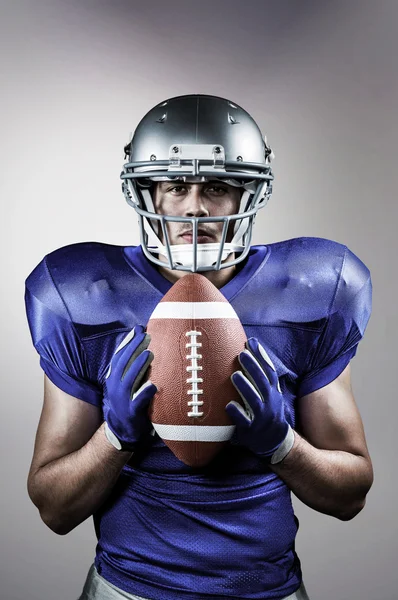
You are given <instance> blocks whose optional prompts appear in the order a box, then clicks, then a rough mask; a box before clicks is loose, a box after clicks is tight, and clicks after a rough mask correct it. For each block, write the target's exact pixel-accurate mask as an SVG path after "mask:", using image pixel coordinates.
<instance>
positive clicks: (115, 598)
mask: <svg viewBox="0 0 398 600" xmlns="http://www.w3.org/2000/svg"><path fill="white" fill-rule="evenodd" d="M123 598H124V599H126V598H127V599H128V600H149V599H148V598H142V596H135V595H134V594H128V593H127V592H124V591H123V590H121V589H119V588H117V587H116V586H114V585H112V584H111V583H109V581H106V579H104V578H103V577H101V575H98V572H97V569H96V568H95V566H94V565H91V567H90V570H89V572H88V575H87V579H86V583H85V584H84V589H83V592H82V595H81V596H80V598H79V599H78V600H123ZM282 600H310V599H309V598H308V595H307V592H306V590H305V587H304V583H302V584H301V586H300V587H299V589H298V590H297V591H296V592H294V593H293V594H290V596H285V597H284V598H283V599H282Z"/></svg>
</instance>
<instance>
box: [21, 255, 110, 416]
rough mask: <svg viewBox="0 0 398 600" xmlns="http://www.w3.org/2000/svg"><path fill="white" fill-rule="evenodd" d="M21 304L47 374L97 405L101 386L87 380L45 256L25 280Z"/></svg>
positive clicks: (83, 361) (80, 351)
mask: <svg viewBox="0 0 398 600" xmlns="http://www.w3.org/2000/svg"><path fill="white" fill-rule="evenodd" d="M25 305H26V314H27V318H28V323H29V328H30V333H31V336H32V341H33V345H34V347H35V349H36V350H37V352H38V353H39V355H40V366H41V367H42V369H43V370H44V372H45V373H46V375H47V376H48V378H49V379H50V380H51V381H52V382H53V383H54V384H55V385H56V386H57V387H58V388H60V389H61V390H63V391H64V392H66V393H67V394H70V395H71V396H75V397H76V398H79V399H80V400H84V401H86V402H89V403H90V404H95V405H97V406H101V403H102V389H101V387H100V386H99V385H98V384H96V382H94V381H92V380H90V376H89V372H88V364H87V360H86V357H85V353H84V349H83V347H82V344H81V341H80V338H79V336H78V334H77V331H76V329H75V327H74V324H73V322H72V320H71V318H70V315H69V312H68V309H67V307H66V305H65V303H64V301H63V299H62V297H61V295H60V293H59V291H58V289H57V288H56V286H55V284H54V282H53V279H52V277H51V273H50V271H49V269H48V266H47V262H46V258H44V259H43V260H42V262H41V263H40V264H39V265H38V266H37V267H36V268H35V269H34V271H33V272H32V273H31V274H30V275H29V277H28V278H27V280H26V291H25Z"/></svg>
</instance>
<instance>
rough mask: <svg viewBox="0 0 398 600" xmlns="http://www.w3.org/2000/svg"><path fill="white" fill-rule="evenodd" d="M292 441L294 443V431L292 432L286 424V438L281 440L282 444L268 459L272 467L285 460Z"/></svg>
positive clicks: (291, 446)
mask: <svg viewBox="0 0 398 600" xmlns="http://www.w3.org/2000/svg"><path fill="white" fill-rule="evenodd" d="M294 441H295V436H294V431H293V429H292V427H290V425H289V423H287V433H286V436H285V438H284V439H283V441H282V443H281V444H280V445H279V447H278V448H277V449H276V450H275V452H274V453H273V454H272V456H271V457H270V463H271V464H272V465H276V464H278V463H280V462H282V460H283V459H284V458H286V456H287V455H288V454H289V452H290V450H291V449H292V448H293V446H294Z"/></svg>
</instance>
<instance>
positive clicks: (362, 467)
mask: <svg viewBox="0 0 398 600" xmlns="http://www.w3.org/2000/svg"><path fill="white" fill-rule="evenodd" d="M294 434H295V442H294V446H293V448H292V449H291V450H290V452H289V454H288V455H287V456H286V457H285V458H284V460H283V461H282V462H281V463H279V464H276V465H271V468H272V469H273V471H274V472H275V473H277V475H279V477H280V478H281V479H282V480H283V481H284V482H285V483H286V485H287V486H288V487H289V488H290V489H291V490H292V492H294V494H295V495H296V496H297V497H298V498H299V499H300V500H301V501H302V502H304V503H305V504H307V506H309V507H311V508H313V509H315V510H317V511H319V512H322V513H326V514H328V515H331V516H334V517H337V518H339V519H341V520H349V519H351V518H353V517H355V515H356V514H358V512H360V510H362V508H363V507H364V505H365V498H366V494H367V493H368V491H369V489H370V487H371V485H372V482H373V470H372V466H371V464H370V462H369V461H368V460H367V459H365V458H364V457H362V456H356V455H354V454H350V453H349V452H342V451H334V450H333V451H332V450H322V449H319V448H315V447H314V446H312V445H311V444H309V443H308V442H307V441H306V440H305V439H304V438H302V437H301V436H300V435H299V434H297V432H294Z"/></svg>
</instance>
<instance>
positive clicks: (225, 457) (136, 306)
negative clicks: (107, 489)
mask: <svg viewBox="0 0 398 600" xmlns="http://www.w3.org/2000/svg"><path fill="white" fill-rule="evenodd" d="M26 286H27V290H26V306H27V315H28V320H29V325H30V328H31V333H32V339H33V343H34V345H35V348H36V349H37V351H38V353H39V354H40V357H41V365H42V367H43V369H44V371H45V372H46V374H47V375H48V377H49V378H50V379H51V380H52V381H53V382H54V383H55V384H56V385H58V387H60V388H61V389H62V390H63V391H65V392H66V393H68V394H71V395H72V396H76V397H77V398H80V399H82V400H84V401H86V402H91V403H93V404H96V405H97V406H98V407H99V409H100V410H102V411H104V413H106V410H107V407H106V405H104V403H103V397H102V386H103V378H104V373H105V372H106V369H107V366H108V364H109V362H110V360H111V358H112V355H113V353H114V351H115V349H116V347H117V346H118V344H119V343H120V342H121V340H122V339H123V337H124V336H125V335H126V333H127V332H128V331H130V330H131V329H132V328H133V327H134V325H137V324H142V325H146V323H147V321H148V319H149V317H150V315H151V313H152V311H153V309H154V307H155V306H156V305H157V303H158V302H159V301H160V300H161V298H162V297H163V295H164V294H165V293H166V292H167V291H168V290H169V289H170V287H171V283H170V282H169V281H167V280H166V279H165V278H164V277H162V276H161V274H160V273H159V272H158V271H157V269H156V268H155V267H154V266H153V265H152V264H151V263H149V262H148V261H147V259H146V258H145V257H144V255H143V253H142V250H141V248H140V247H128V248H121V247H117V246H110V245H106V244H98V243H94V242H89V243H85V244H75V245H72V246H66V247H65V248H61V249H59V250H57V251H55V252H53V253H51V254H50V255H48V256H47V257H46V258H45V259H44V260H43V261H42V262H41V263H40V264H39V265H38V266H37V267H36V269H35V270H34V271H33V272H32V274H31V275H30V276H29V277H28V279H27V282H26ZM220 291H221V292H222V293H223V294H224V296H225V297H226V298H227V300H229V302H230V303H231V304H232V305H233V307H234V309H235V311H236V312H237V314H238V316H239V318H240V320H241V322H242V324H243V326H244V328H245V331H246V334H247V336H248V337H250V336H255V337H257V338H258V339H259V341H260V342H261V344H262V345H263V346H264V347H265V348H266V350H267V352H268V354H269V356H270V358H271V360H272V361H273V363H274V365H275V367H276V370H277V372H278V376H279V378H280V383H281V388H282V391H283V401H284V406H285V414H286V418H287V420H288V421H289V423H290V424H291V425H292V427H294V426H295V420H296V409H297V405H298V402H299V398H300V396H302V395H304V394H306V393H310V392H311V391H314V390H315V389H318V388H321V387H323V386H324V385H327V384H328V383H329V382H330V381H333V379H335V378H336V377H337V376H338V375H339V374H340V373H341V372H342V371H343V369H344V368H345V366H346V365H347V364H348V362H349V360H350V359H351V358H352V357H353V356H354V355H355V352H356V349H357V345H358V342H359V341H360V339H361V338H362V336H363V334H364V331H365V328H366V325H367V322H368V319H369V315H370V308H371V280H370V274H369V271H368V269H367V268H366V266H365V265H364V264H363V263H362V262H361V261H360V260H359V259H358V258H357V257H356V256H355V255H354V254H353V253H352V252H351V251H350V250H349V249H348V248H346V247H345V246H343V245H341V244H338V243H336V242H333V241H330V240H324V239H322V238H296V239H293V240H287V241H284V242H279V243H277V244H270V245H268V246H255V247H253V248H252V249H251V252H250V254H249V257H248V259H247V260H246V261H245V263H244V265H243V266H242V267H241V268H240V269H239V270H238V272H237V274H236V276H235V277H233V278H232V279H231V280H230V281H229V282H228V283H227V284H226V285H225V286H224V287H223V288H221V290H220ZM94 524H95V528H96V533H97V537H98V545H97V550H96V558H95V564H96V567H97V569H98V572H99V573H100V574H101V575H102V576H103V577H105V579H107V580H108V581H109V582H110V583H112V584H113V585H115V586H117V587H119V588H121V589H123V590H125V591H127V592H129V593H132V594H136V595H138V596H143V597H148V598H152V599H153V600H177V599H178V600H180V599H181V598H187V599H190V600H203V599H205V598H207V599H210V598H211V599H217V600H226V599H227V598H228V599H231V598H247V599H258V600H266V599H271V598H275V599H279V598H283V597H284V596H287V595H289V594H291V593H293V592H294V591H295V590H296V589H298V587H299V585H300V582H301V569H300V561H299V559H298V557H297V554H296V552H295V545H294V543H295V537H296V534H297V529H298V521H297V519H296V517H295V516H294V513H293V509H292V504H291V498H290V491H289V490H288V488H287V486H286V485H285V484H284V483H283V481H282V480H280V479H279V478H278V477H277V476H276V475H275V474H274V473H273V472H272V470H270V469H269V467H268V465H266V464H264V463H263V462H262V461H261V460H259V459H258V458H257V457H256V456H254V455H253V454H252V453H250V452H249V451H248V450H246V449H245V448H243V447H240V446H239V445H238V444H237V442H236V439H235V438H234V437H233V438H232V440H231V442H230V443H229V444H228V445H227V446H225V447H224V449H223V450H222V451H221V452H220V453H219V455H217V456H216V458H215V459H214V460H213V461H212V462H211V463H210V464H209V465H207V466H206V467H204V468H202V469H200V470H195V469H192V468H190V467H187V466H186V465H184V464H183V463H181V462H180V461H179V460H178V459H177V458H176V457H175V456H174V455H173V454H172V453H171V452H170V450H169V449H168V448H167V447H166V446H165V444H164V443H163V442H162V440H161V439H160V438H159V437H158V436H157V435H154V436H152V435H147V436H146V437H145V439H143V440H142V441H141V443H140V447H139V448H138V449H137V451H136V452H135V453H134V455H133V458H132V460H131V461H130V463H128V464H127V465H125V467H124V468H123V470H122V472H121V475H120V477H119V479H118V481H117V483H116V485H115V487H114V488H113V490H112V493H111V495H110V496H109V497H108V499H107V501H106V502H105V503H104V504H103V506H102V507H101V509H100V510H99V511H97V513H96V514H95V515H94Z"/></svg>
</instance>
